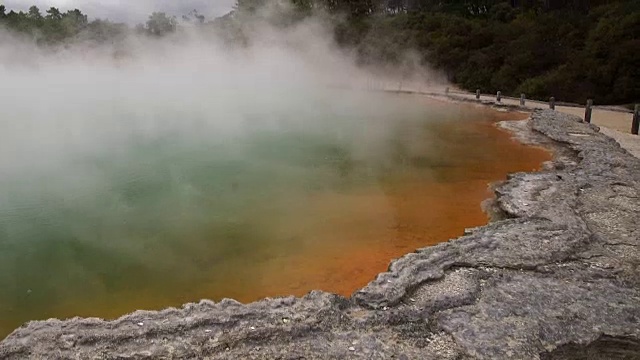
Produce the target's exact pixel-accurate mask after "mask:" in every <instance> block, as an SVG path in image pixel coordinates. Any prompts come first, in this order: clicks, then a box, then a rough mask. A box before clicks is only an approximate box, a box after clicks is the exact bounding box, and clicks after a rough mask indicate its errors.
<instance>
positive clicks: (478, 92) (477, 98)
mask: <svg viewBox="0 0 640 360" xmlns="http://www.w3.org/2000/svg"><path fill="white" fill-rule="evenodd" d="M476 100H480V89H478V90H476Z"/></svg>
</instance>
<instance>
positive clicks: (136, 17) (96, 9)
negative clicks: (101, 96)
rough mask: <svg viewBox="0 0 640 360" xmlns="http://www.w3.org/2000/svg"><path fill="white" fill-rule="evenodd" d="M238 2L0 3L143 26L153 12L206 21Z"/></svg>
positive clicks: (68, 0)
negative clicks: (76, 11)
mask: <svg viewBox="0 0 640 360" xmlns="http://www.w3.org/2000/svg"><path fill="white" fill-rule="evenodd" d="M234 3H235V0H4V1H3V0H0V4H4V5H5V6H6V7H7V9H8V10H27V9H28V8H29V7H30V6H31V5H36V6H38V7H39V8H40V10H41V11H42V12H43V13H44V11H45V10H46V9H48V8H50V7H52V6H54V7H57V8H59V9H60V10H73V9H75V8H78V9H80V10H82V12H83V13H85V14H87V15H89V18H102V19H105V18H108V19H109V20H112V21H122V22H127V23H130V24H136V23H141V22H144V21H145V20H146V19H147V17H148V15H149V14H151V13H152V12H154V11H163V12H166V13H168V14H171V15H176V16H178V17H179V16H181V15H185V14H187V13H189V12H190V11H191V10H194V9H197V10H198V12H199V13H200V14H202V15H205V16H206V17H207V19H211V18H214V17H217V16H220V15H224V14H226V13H227V12H229V11H231V9H232V7H233V5H234Z"/></svg>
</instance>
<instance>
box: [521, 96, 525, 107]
mask: <svg viewBox="0 0 640 360" xmlns="http://www.w3.org/2000/svg"><path fill="white" fill-rule="evenodd" d="M524 100H525V97H524V94H520V106H524Z"/></svg>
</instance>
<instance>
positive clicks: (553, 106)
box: [549, 96, 556, 110]
mask: <svg viewBox="0 0 640 360" xmlns="http://www.w3.org/2000/svg"><path fill="white" fill-rule="evenodd" d="M549 109H551V110H555V109H556V98H554V97H553V96H552V97H550V98H549Z"/></svg>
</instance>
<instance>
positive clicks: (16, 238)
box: [0, 21, 446, 323]
mask: <svg viewBox="0 0 640 360" xmlns="http://www.w3.org/2000/svg"><path fill="white" fill-rule="evenodd" d="M330 39H331V35H330V33H329V32H328V31H327V29H326V28H325V27H323V26H322V25H321V24H320V23H318V22H314V21H310V22H307V23H304V24H301V25H299V26H296V27H293V28H289V29H287V30H286V31H285V30H277V29H274V28H272V27H268V26H260V27H258V28H254V31H253V35H252V38H251V44H252V45H251V46H249V47H246V48H244V47H243V48H231V47H229V46H226V45H225V44H224V42H222V41H219V40H218V39H216V38H215V37H213V38H212V37H211V36H205V35H203V34H202V33H198V32H195V31H186V32H184V33H180V34H177V35H176V36H173V37H169V38H167V39H164V40H151V39H145V38H136V37H134V36H131V37H129V38H128V39H127V40H126V41H125V42H123V43H118V44H115V45H114V46H112V47H109V46H100V47H96V46H92V45H91V44H84V43H75V44H70V45H68V47H67V48H66V49H63V50H59V51H56V52H50V51H49V50H43V49H37V48H35V47H32V46H30V45H28V44H27V43H25V42H23V41H21V40H20V39H17V38H15V37H14V36H13V35H9V34H6V33H0V40H1V41H2V43H3V44H4V45H3V46H2V47H1V48H0V79H2V80H1V82H0V109H1V110H0V111H1V113H0V124H1V126H0V128H1V132H0V169H1V170H0V171H1V173H0V288H2V289H3V291H2V292H0V318H5V319H7V318H10V321H12V322H15V323H19V322H20V321H24V320H26V319H30V318H33V317H34V316H35V317H38V318H42V317H46V316H59V314H60V308H63V307H65V306H66V307H69V306H70V305H69V301H70V299H74V300H73V301H77V302H78V303H81V302H82V301H86V302H88V303H90V302H92V301H96V299H104V300H103V301H105V302H107V304H108V305H107V306H112V305H113V304H115V303H116V302H117V301H118V299H119V298H118V294H121V293H124V292H128V291H131V289H134V291H135V292H136V293H142V292H148V294H150V295H149V296H150V297H153V296H157V294H166V293H167V289H166V288H165V286H167V284H169V285H170V286H171V288H172V290H171V291H175V292H176V293H179V292H180V291H181V288H180V287H181V286H183V287H184V289H182V290H185V291H186V288H189V287H192V284H193V283H197V282H198V281H200V282H205V281H206V282H210V283H217V281H218V282H220V283H223V282H224V281H227V282H228V280H229V278H231V279H234V281H235V282H236V284H237V285H235V286H236V287H250V286H253V285H252V284H251V282H252V281H256V279H255V272H254V273H253V275H247V274H243V273H241V272H238V271H237V270H235V269H237V268H238V266H237V263H238V262H241V263H242V262H261V261H267V259H269V258H270V257H274V256H281V255H282V254H285V253H287V252H292V251H297V249H300V248H303V247H305V246H307V245H306V244H305V242H304V239H303V240H300V239H299V238H298V237H297V236H298V235H299V234H298V233H296V234H298V235H296V234H294V233H293V232H286V231H283V230H282V228H279V227H277V226H275V225H274V224H276V225H278V226H279V225H282V224H283V223H284V222H287V221H293V222H298V221H309V219H312V218H313V215H312V214H310V213H305V211H306V209H307V207H306V201H310V200H308V199H310V198H312V197H313V196H314V195H317V194H319V193H336V194H341V193H344V192H346V191H349V190H350V189H354V188H358V187H363V186H364V187H369V188H373V189H375V188H376V187H377V186H378V182H379V181H381V179H382V178H384V177H388V176H391V175H390V174H394V173H397V172H401V171H402V167H401V166H400V167H399V164H403V161H404V160H406V159H411V158H414V157H417V156H418V157H419V156H422V157H424V154H428V152H429V151H428V147H429V144H428V143H425V142H424V138H425V136H426V135H425V134H426V133H428V132H425V131H424V129H423V125H424V120H425V119H429V118H430V117H434V118H442V117H443V114H442V113H439V114H429V113H427V111H426V109H425V107H424V106H423V105H422V104H420V103H419V102H416V101H414V100H413V99H411V100H402V99H399V98H395V97H393V96H389V95H386V94H381V93H376V92H365V91H354V90H351V89H357V88H362V87H366V86H370V85H371V84H373V83H376V84H381V83H383V82H387V83H391V81H390V80H389V79H388V78H387V79H380V78H375V77H374V76H373V75H371V74H370V73H368V72H366V71H364V70H362V69H360V68H358V67H357V66H355V65H354V61H353V59H351V58H350V57H349V56H347V55H345V54H344V53H343V52H342V51H340V50H338V49H336V47H335V46H334V45H333V44H332V42H331V41H330ZM408 77H409V76H407V75H406V74H405V77H404V82H405V83H407V82H408V81H407V79H408ZM393 83H394V86H395V84H397V83H398V82H397V80H396V81H394V82H393ZM445 117H446V116H445ZM428 161H429V159H427V162H428ZM293 216H297V217H293ZM389 216H392V215H389ZM303 218H305V220H301V219H303ZM283 219H285V220H286V221H283ZM301 223H303V224H306V223H304V222H301ZM298 230H299V229H298ZM298 230H296V231H298ZM300 233H301V232H300ZM254 271H255V269H254ZM245 275H246V276H245ZM254 285H255V284H254ZM233 288H234V287H233V286H231V287H230V289H231V291H232V290H233ZM227 293H228V292H227ZM229 296H233V294H230V295H229ZM110 300H113V301H110ZM187 300H192V299H187ZM62 313H64V314H67V313H68V312H64V311H62ZM68 315H74V314H73V313H72V314H68Z"/></svg>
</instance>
